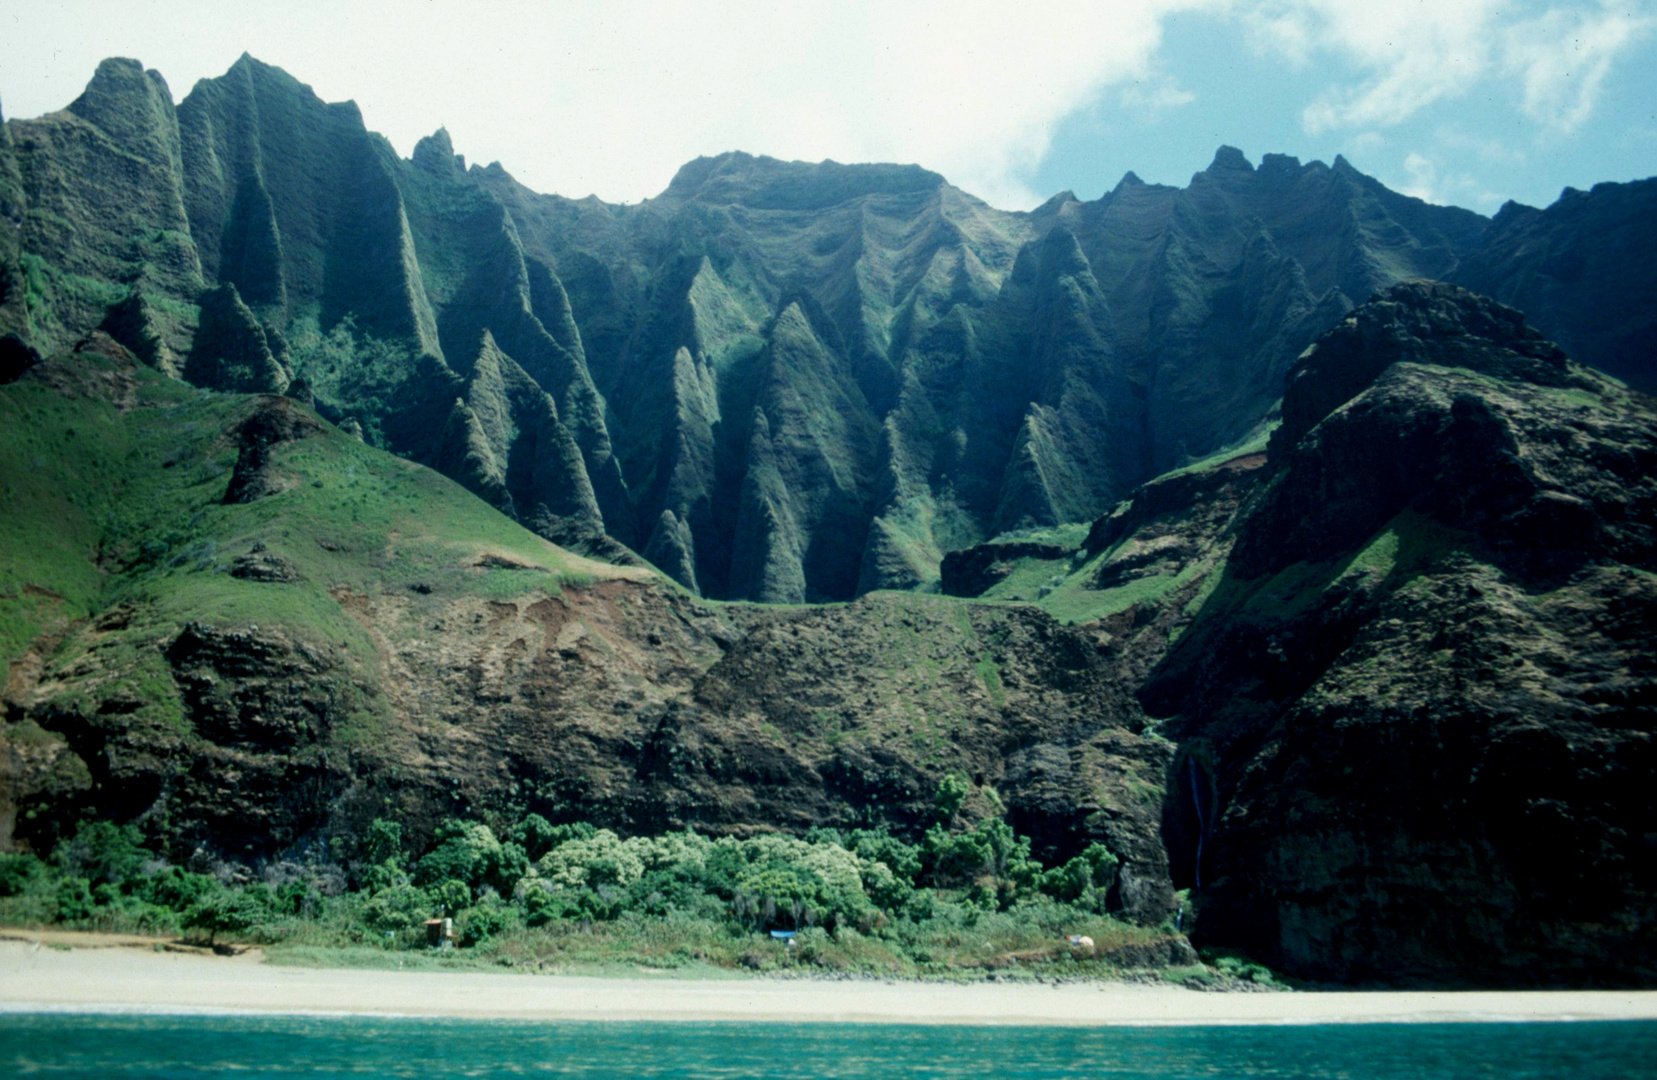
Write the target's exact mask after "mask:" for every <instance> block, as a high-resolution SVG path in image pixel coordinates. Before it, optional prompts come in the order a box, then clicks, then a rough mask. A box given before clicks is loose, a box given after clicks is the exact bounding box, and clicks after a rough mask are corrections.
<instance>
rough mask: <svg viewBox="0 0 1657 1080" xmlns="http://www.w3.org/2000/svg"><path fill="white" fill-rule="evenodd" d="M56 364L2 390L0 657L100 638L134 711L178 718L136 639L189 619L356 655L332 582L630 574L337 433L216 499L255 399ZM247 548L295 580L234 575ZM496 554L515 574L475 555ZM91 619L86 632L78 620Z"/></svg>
mask: <svg viewBox="0 0 1657 1080" xmlns="http://www.w3.org/2000/svg"><path fill="white" fill-rule="evenodd" d="M49 368H50V371H51V373H50V374H49V375H47V376H46V377H45V378H35V377H31V378H27V379H24V380H23V381H21V382H19V383H15V384H13V385H10V386H7V387H4V388H0V431H5V432H6V433H7V434H6V438H5V439H3V440H0V476H4V477H5V479H4V481H3V484H0V552H3V554H0V660H4V661H6V662H13V661H18V660H20V659H24V658H25V654H27V653H29V652H30V650H31V646H33V648H34V650H35V651H36V652H42V651H44V652H47V653H50V652H51V651H52V650H54V649H55V650H56V652H57V655H55V656H50V657H49V661H50V666H51V667H52V668H56V669H63V668H65V667H66V666H69V665H72V664H73V660H74V653H75V652H76V651H78V650H82V649H88V648H93V647H96V648H97V649H98V650H99V651H100V653H102V654H103V655H102V657H101V662H100V664H99V665H98V666H99V667H100V668H102V669H103V670H105V671H120V672H124V675H122V676H120V677H121V678H124V679H126V680H129V681H130V682H131V686H130V690H131V692H132V695H133V696H134V697H136V698H137V699H138V700H139V701H142V702H143V703H144V705H143V710H142V711H145V712H151V711H152V710H159V714H154V713H152V715H151V717H150V718H151V719H154V720H163V721H164V720H177V719H178V718H179V715H180V714H179V712H178V707H177V703H176V700H175V699H174V697H173V694H174V691H172V689H171V687H170V680H169V679H167V678H166V677H165V672H164V671H163V667H164V661H163V659H162V657H161V655H160V652H159V650H157V649H155V648H153V647H149V646H151V645H152V644H153V643H154V642H155V641H156V639H157V635H158V634H170V633H172V632H174V631H175V630H176V628H177V627H178V626H179V625H181V624H183V623H184V622H186V621H189V620H192V619H194V620H202V621H206V622H212V623H221V624H231V625H237V624H263V625H266V626H282V627H284V628H286V629H288V630H289V631H290V632H292V633H294V634H295V635H296V636H298V637H299V638H301V639H302V640H311V641H315V642H318V643H322V642H326V643H329V644H333V645H338V646H344V647H345V648H346V650H347V651H348V653H349V654H350V655H351V656H352V657H353V658H354V659H355V660H356V662H357V663H358V664H362V665H366V664H367V662H368V661H369V660H370V658H371V656H372V646H371V645H370V643H369V641H368V640H367V638H366V636H365V635H364V634H363V632H362V630H361V628H360V627H359V626H358V625H357V624H356V623H355V622H353V621H352V620H351V619H349V618H348V617H346V615H345V614H344V612H343V611H342V610H341V608H340V605H339V604H338V603H337V602H336V600H335V599H334V594H335V593H336V592H339V591H340V590H350V591H352V592H361V593H372V592H384V591H394V590H406V589H410V588H415V587H418V588H419V589H421V590H422V591H425V590H430V591H431V592H432V593H435V594H439V595H442V594H451V595H453V594H471V595H481V596H488V597H496V598H503V599H504V598H510V597H514V596H521V595H525V594H529V593H536V592H540V593H556V592H557V591H558V589H559V587H560V585H561V584H562V583H564V582H567V581H575V580H589V579H592V578H595V577H608V576H619V575H624V574H637V573H639V572H638V571H626V570H621V569H618V568H614V567H609V566H605V565H603V564H600V563H594V562H590V561H589V560H586V559H582V558H580V557H578V556H575V555H572V554H570V553H569V552H566V551H564V550H563V549H561V548H558V547H555V546H554V545H552V544H550V543H548V542H547V541H545V540H543V539H541V538H539V537H537V536H535V535H534V534H532V533H530V532H528V531H527V530H525V529H523V528H521V527H519V526H518V525H517V524H515V523H513V522H512V521H510V520H509V519H507V518H506V517H504V516H502V515H501V514H499V513H498V512H496V511H495V510H493V509H492V508H490V507H489V506H487V505H486V504H484V503H483V502H482V501H480V500H478V499H477V498H475V497H474V496H473V495H471V494H470V493H468V492H466V491H465V490H464V489H462V488H461V487H459V486H458V485H457V484H455V483H453V482H452V481H450V480H448V479H446V478H444V477H442V476H440V475H438V474H437V473H435V472H432V471H431V470H429V469H425V468H422V467H420V466H416V465H413V464H410V463H408V462H406V461H402V460H400V459H398V458H395V457H393V456H391V455H389V454H386V453H383V452H381V451H379V450H375V449H373V448H372V447H369V446H366V445H364V444H362V443H360V442H357V441H356V440H354V439H351V438H349V437H346V436H344V435H342V434H340V433H339V432H338V431H337V430H335V429H333V428H331V427H326V428H325V430H324V431H323V432H322V433H321V434H320V435H317V436H314V437H311V438H307V439H304V440H301V441H299V442H297V443H292V444H288V445H285V446H283V447H281V448H280V449H278V451H277V452H276V466H277V468H278V470H279V471H280V472H281V473H283V474H285V475H287V476H289V477H291V478H292V480H293V481H294V486H292V487H291V488H290V489H289V490H286V491H283V492H281V493H280V494H277V495H274V496H270V497H267V498H265V499H262V500H260V501H258V502H255V503H251V504H247V505H232V506H227V505H224V503H223V501H222V500H223V497H224V491H225V487H226V484H227V483H228V481H229V477H230V472H231V470H232V468H233V466H234V464H235V460H236V454H237V449H236V442H235V438H234V436H233V434H232V432H233V431H234V429H235V426H236V425H237V423H239V422H240V420H241V419H242V417H244V416H245V415H246V414H247V413H248V412H249V411H250V410H251V409H252V408H253V407H254V404H255V402H256V400H257V399H253V398H248V397H244V396H240V395H225V394H215V393H211V392H207V391H200V390H195V389H192V388H190V387H188V386H186V385H185V384H183V383H180V382H176V381H173V380H170V379H166V378H163V377H160V376H158V375H155V374H153V373H151V372H149V371H148V370H142V369H141V370H132V369H129V368H124V367H123V366H122V365H119V364H117V363H115V362H112V361H109V360H107V359H106V358H104V357H102V356H99V355H97V354H93V353H81V354H78V355H76V356H75V357H73V358H70V359H67V360H65V361H62V362H57V363H54V364H52V365H49ZM48 379H50V380H55V381H58V382H60V383H68V384H69V387H68V389H69V392H67V393H65V392H64V391H63V390H62V389H60V388H59V387H57V386H53V385H48V384H47V380H48ZM112 396H114V397H117V398H119V397H126V398H127V403H126V407H120V406H118V405H116V404H115V403H114V402H113V401H112V400H110V398H111V397H112ZM258 543H263V544H264V545H265V550H266V551H267V552H268V553H269V554H270V555H273V556H276V557H278V558H280V559H282V560H285V561H286V562H287V563H289V564H290V565H291V566H292V567H293V568H294V570H295V571H297V574H298V576H299V579H300V580H299V581H297V582H295V583H292V584H287V585H283V586H279V587H278V586H272V585H270V584H266V583H262V582H258V581H250V580H244V579H241V578H237V577H233V576H231V574H230V573H229V570H230V568H231V565H232V563H233V561H234V560H235V558H237V557H238V556H241V555H245V554H247V553H248V552H249V551H250V549H252V548H253V547H254V545H255V544H258ZM489 555H493V556H497V557H498V559H499V560H500V561H503V562H505V563H509V564H516V565H517V566H521V567H523V568H524V569H517V568H505V567H503V566H500V565H496V566H478V565H475V564H476V563H478V561H479V559H480V558H481V557H483V556H489ZM117 613H118V614H117ZM100 614H102V617H101V618H98V622H97V624H96V625H95V626H94V630H95V631H96V632H95V633H73V632H71V631H73V630H75V629H76V628H78V627H79V626H80V625H81V624H83V623H84V622H85V621H86V620H89V619H93V618H95V617H99V616H100ZM93 639H95V641H94V640H93ZM110 650H119V651H120V652H125V653H127V654H128V655H127V656H125V657H119V656H117V655H111V652H110ZM111 660H115V661H117V662H115V663H111V662H110V661H111Z"/></svg>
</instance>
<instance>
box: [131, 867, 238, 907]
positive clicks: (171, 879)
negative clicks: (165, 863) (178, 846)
mask: <svg viewBox="0 0 1657 1080" xmlns="http://www.w3.org/2000/svg"><path fill="white" fill-rule="evenodd" d="M219 887H220V886H219V883H218V882H216V881H214V880H213V879H212V878H210V877H208V876H207V875H206V874H192V873H190V872H189V871H188V870H183V869H180V868H179V867H177V866H169V867H167V868H166V869H165V870H162V871H160V872H159V873H156V874H152V875H151V876H150V877H148V878H146V879H144V881H143V883H142V884H140V885H139V887H138V895H139V896H141V897H143V898H144V899H145V900H147V901H149V902H150V903H152V904H157V905H159V906H161V907H164V908H169V909H171V910H173V911H177V912H180V913H182V912H185V911H188V910H189V909H190V907H191V905H193V904H195V903H197V902H198V901H200V900H201V899H202V898H204V897H206V896H207V895H209V894H210V893H213V892H216V891H217V890H218V889H219Z"/></svg>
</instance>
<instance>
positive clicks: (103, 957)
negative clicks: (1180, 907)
mask: <svg viewBox="0 0 1657 1080" xmlns="http://www.w3.org/2000/svg"><path fill="white" fill-rule="evenodd" d="M63 936H64V935H61V934H60V935H53V937H55V938H59V939H60V940H59V941H57V942H48V943H46V944H43V943H42V942H41V941H38V940H37V941H36V942H34V943H33V944H31V943H29V942H25V941H19V940H17V938H16V937H15V936H14V937H12V938H10V939H9V940H4V941H0V1014H4V1015H20V1014H28V1013H36V1014H38V1013H54V1014H62V1013H84V1014H106V1015H107V1014H147V1015H158V1014H174V1015H255V1016H280V1015H295V1016H299V1015H303V1016H329V1017H351V1016H372V1017H381V1018H394V1017H410V1018H429V1019H438V1018H446V1019H454V1020H507V1021H543V1022H546V1021H600V1022H602V1021H611V1022H615V1021H634V1022H637V1021H658V1022H680V1023H685V1022H689V1023H705V1022H751V1023H761V1022H766V1023H895V1024H968V1025H1010V1026H1065V1027H1075V1026H1082V1027H1105V1026H1132V1027H1164V1026H1202V1025H1213V1026H1230V1025H1238V1024H1273V1025H1282V1024H1297V1025H1298V1024H1350V1023H1481V1022H1482V1023H1533V1022H1544V1021H1595V1020H1657V991H1650V990H1632V991H1620V990H1614V991H1607V990H1585V991H1580V990H1565V991H1560V990H1518V991H1448V992H1440V991H1333V992H1331V991H1316V992H1284V993H1226V992H1203V991H1195V990H1188V989H1185V988H1183V987H1177V986H1151V985H1145V984H1141V983H1062V984H1058V985H1054V984H1045V983H1044V984H1019V983H976V984H970V985H963V984H956V983H910V982H897V981H878V980H849V981H838V980H815V979H766V978H759V977H756V978H751V979H719V980H715V979H649V978H638V979H628V978H606V977H597V976H583V975H531V974H523V973H507V972H503V973H499V974H497V973H493V972H430V971H419V972H408V971H385V970H369V969H362V968H309V967H279V966H276V965H272V964H267V963H264V962H262V957H261V955H260V954H259V953H257V952H249V953H244V954H242V955H240V956H237V957H233V958H226V957H215V956H203V955H200V954H195V955H190V954H185V953H181V952H172V951H155V946H154V943H152V944H150V945H149V946H147V947H146V946H140V945H139V944H138V943H139V942H142V941H143V940H144V939H128V940H126V941H119V942H99V943H94V942H93V941H88V942H87V945H86V946H85V947H65V945H63V944H62V943H61V938H62V937H63Z"/></svg>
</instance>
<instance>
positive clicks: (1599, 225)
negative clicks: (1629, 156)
mask: <svg viewBox="0 0 1657 1080" xmlns="http://www.w3.org/2000/svg"><path fill="white" fill-rule="evenodd" d="M1653 244H1657V179H1652V180H1639V181H1636V182H1634V183H1631V184H1595V185H1594V187H1593V190H1591V191H1578V190H1576V189H1574V188H1567V189H1566V190H1565V192H1564V193H1563V194H1561V195H1560V197H1559V201H1558V202H1556V203H1554V204H1553V205H1552V206H1549V207H1548V208H1547V209H1545V210H1537V209H1535V208H1534V207H1529V206H1519V205H1517V204H1514V203H1508V204H1507V205H1506V206H1504V207H1502V209H1501V211H1500V212H1498V213H1497V214H1496V216H1495V218H1493V219H1492V220H1491V222H1490V226H1489V228H1488V229H1487V230H1486V232H1485V236H1484V241H1483V244H1482V245H1481V250H1480V251H1479V252H1478V253H1477V254H1475V255H1473V256H1472V257H1470V258H1469V259H1467V260H1466V261H1465V262H1464V263H1463V265H1462V266H1461V267H1459V268H1458V269H1457V270H1456V271H1455V273H1453V274H1452V275H1451V276H1450V278H1449V280H1452V281H1454V282H1455V283H1456V284H1458V285H1465V286H1466V287H1467V288H1469V289H1473V290H1474V291H1476V292H1481V293H1485V294H1486V295H1489V296H1493V297H1495V298H1496V299H1497V300H1500V301H1501V302H1502V303H1504V304H1510V305H1512V306H1513V307H1516V308H1518V309H1519V310H1520V311H1523V312H1524V313H1525V316H1526V318H1528V319H1530V321H1531V322H1533V323H1534V324H1535V325H1536V327H1537V328H1538V329H1539V330H1541V331H1542V333H1544V334H1546V335H1547V336H1548V337H1550V338H1552V339H1553V340H1555V341H1557V342H1559V344H1560V345H1561V346H1562V347H1563V348H1564V350H1565V351H1566V352H1567V353H1569V354H1570V355H1571V356H1572V358H1573V359H1576V360H1578V361H1580V362H1582V363H1584V364H1590V365H1592V366H1594V367H1596V368H1599V369H1600V370H1601V371H1604V372H1607V373H1609V374H1611V375H1615V376H1616V377H1617V378H1619V379H1622V380H1623V381H1624V382H1626V383H1628V385H1630V386H1632V387H1633V388H1634V389H1636V390H1639V391H1642V392H1643V393H1647V394H1651V393H1657V316H1654V315H1653V309H1652V304H1651V296H1652V290H1653V288H1657V269H1654V268H1653V267H1652V265H1651V260H1650V258H1648V257H1647V255H1646V252H1648V251H1650V250H1651V248H1652V245H1653Z"/></svg>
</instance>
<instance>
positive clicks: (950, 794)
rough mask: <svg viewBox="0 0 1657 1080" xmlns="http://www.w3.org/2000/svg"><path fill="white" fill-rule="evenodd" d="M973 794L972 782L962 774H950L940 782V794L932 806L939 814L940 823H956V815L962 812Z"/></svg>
mask: <svg viewBox="0 0 1657 1080" xmlns="http://www.w3.org/2000/svg"><path fill="white" fill-rule="evenodd" d="M971 793H972V781H971V780H968V779H967V778H966V776H965V775H964V774H962V773H955V772H952V773H949V774H947V775H946V776H945V777H944V778H943V779H942V780H941V781H939V782H938V793H937V795H935V796H933V799H932V805H933V807H934V809H935V810H936V811H937V814H938V823H939V824H941V825H946V826H947V825H950V824H952V823H953V822H954V821H955V815H956V814H959V813H960V812H961V806H962V804H964V803H965V802H966V801H967V796H968V795H970V794H971Z"/></svg>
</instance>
